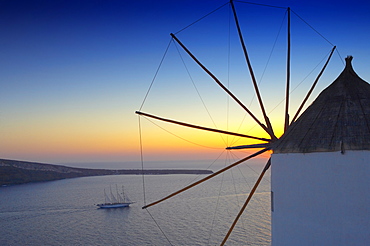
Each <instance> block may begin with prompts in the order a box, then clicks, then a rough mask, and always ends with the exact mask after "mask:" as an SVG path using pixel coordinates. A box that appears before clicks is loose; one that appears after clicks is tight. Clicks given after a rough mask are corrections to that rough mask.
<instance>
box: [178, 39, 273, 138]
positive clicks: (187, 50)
mask: <svg viewBox="0 0 370 246" xmlns="http://www.w3.org/2000/svg"><path fill="white" fill-rule="evenodd" d="M171 36H172V38H173V39H174V40H175V41H176V42H177V43H178V44H179V45H180V46H181V47H182V48H183V49H184V50H185V52H186V53H188V55H189V56H190V57H191V58H192V59H193V60H194V61H195V62H196V63H197V64H198V65H199V66H200V67H201V68H202V69H203V70H204V71H205V72H206V73H207V74H208V75H209V76H211V78H212V79H213V80H214V81H215V82H216V83H217V84H218V85H219V86H220V87H221V88H222V89H223V90H224V91H225V92H226V93H227V94H228V95H229V96H230V97H231V98H232V99H234V101H235V102H237V103H238V104H239V105H240V106H241V107H242V108H243V109H244V110H245V111H247V113H248V114H249V115H250V116H251V117H252V118H253V120H254V121H256V122H257V124H258V125H260V127H262V129H263V130H265V131H266V132H267V133H268V134H269V135H270V136H271V138H272V139H276V137H275V136H274V134H273V133H272V132H271V130H270V129H269V127H266V126H265V125H264V124H262V123H261V122H260V121H259V120H258V119H257V117H256V116H255V115H254V114H253V113H252V112H251V111H250V110H249V109H248V108H247V107H246V106H245V105H244V104H243V103H242V102H241V101H240V100H239V99H238V98H237V97H236V96H235V95H234V94H233V93H232V92H231V91H230V90H229V89H227V88H226V86H224V85H223V84H222V83H221V81H220V80H219V79H218V78H217V77H216V76H215V75H214V74H213V73H211V71H209V70H208V69H207V68H206V67H205V66H204V65H203V64H202V63H201V62H200V61H199V60H198V59H197V58H196V57H195V56H194V55H193V54H192V53H191V52H190V50H189V49H188V48H186V46H185V45H184V44H183V43H182V42H181V41H180V40H179V39H178V38H177V37H176V36H175V34H173V33H171ZM267 122H268V124H269V121H267Z"/></svg>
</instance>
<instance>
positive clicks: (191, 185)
mask: <svg viewBox="0 0 370 246" xmlns="http://www.w3.org/2000/svg"><path fill="white" fill-rule="evenodd" d="M268 150H270V148H265V149H262V150H260V151H257V152H255V153H253V154H251V155H249V156H247V157H245V158H243V159H241V160H239V161H237V162H234V163H233V164H231V165H229V166H227V167H225V168H223V169H221V170H219V171H217V172H215V173H212V174H211V175H208V176H207V177H205V178H203V179H201V180H199V181H197V182H195V183H192V184H190V185H188V186H186V187H185V188H182V189H181V190H178V191H176V192H174V193H172V194H170V195H168V196H166V197H164V198H162V199H160V200H158V201H155V202H152V203H150V204H148V205H145V206H144V207H142V209H146V208H148V207H151V206H154V205H156V204H158V203H161V202H163V201H165V200H167V199H169V198H171V197H173V196H176V195H178V194H180V193H182V192H184V191H186V190H188V189H190V188H192V187H194V186H196V185H198V184H200V183H203V182H204V181H207V180H208V179H211V178H213V177H215V176H217V175H219V174H221V173H223V172H225V171H227V170H229V169H230V168H232V167H235V166H236V165H239V164H241V163H243V162H245V161H247V160H249V159H252V158H253V157H256V156H258V155H260V154H262V153H264V152H266V151H268Z"/></svg>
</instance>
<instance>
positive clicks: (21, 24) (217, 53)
mask: <svg viewBox="0 0 370 246" xmlns="http://www.w3.org/2000/svg"><path fill="white" fill-rule="evenodd" d="M224 3H227V1H222V0H213V1H203V0H176V1H173V0H171V1H167V0H165V1H144V0H135V1H126V0H124V1H122V0H121V1H109V0H107V1H98V0H96V1H92V0H84V1H82V0H73V1H69V0H64V1H62V0H61V1H59V0H53V1H47V0H44V1H41V0H40V1H34V0H29V1H18V0H0V33H1V38H0V54H1V55H0V65H1V73H0V158H7V159H18V160H28V161H40V162H49V163H70V162H105V161H107V162H111V161H139V160H140V151H139V150H140V145H139V127H138V116H137V115H136V114H135V111H136V110H139V109H140V107H141V104H142V102H143V99H144V97H145V94H146V92H147V90H148V88H149V85H150V83H151V81H152V79H153V77H154V75H155V72H156V70H157V68H158V66H159V63H160V61H161V59H162V56H163V54H164V51H165V50H166V47H167V45H168V43H169V42H170V40H171V39H170V36H169V33H171V32H173V33H177V32H178V31H180V30H182V29H183V28H184V27H186V26H187V25H189V24H191V23H192V22H194V21H196V20H198V19H199V18H201V17H203V16H204V15H206V14H207V13H209V12H211V11H213V10H215V9H216V8H218V7H220V6H221V5H223V4H224ZM259 3H262V4H272V5H278V6H282V7H288V6H289V7H291V9H292V10H293V11H294V13H297V14H298V15H299V16H300V17H301V18H303V19H304V20H305V21H306V22H307V23H308V24H309V25H311V26H312V27H313V28H314V29H315V30H316V31H317V32H319V33H320V34H321V35H322V36H324V37H325V38H326V39H327V40H328V41H330V43H332V44H334V45H336V46H337V48H338V52H336V53H335V54H334V55H333V58H332V60H331V62H330V64H329V68H328V69H327V72H326V73H325V75H324V76H323V77H322V79H321V80H320V83H319V85H318V87H317V89H316V90H315V93H314V97H316V96H317V94H318V93H319V92H320V91H321V90H322V89H323V88H325V87H326V86H327V85H329V84H330V83H331V82H332V81H333V80H334V79H335V78H336V77H337V76H338V75H339V74H340V72H341V71H342V70H343V62H342V59H344V58H345V57H346V56H347V55H352V56H354V60H353V66H354V69H355V71H356V72H357V73H358V74H359V76H360V77H362V78H363V79H364V80H366V81H370V69H369V64H370V47H369V45H368V44H369V40H370V31H369V26H370V14H369V13H370V3H368V1H365V0H364V1H361V0H354V1H317V0H313V1H288V0H283V1H275V0H274V1H272V0H265V1H259ZM235 5H236V7H237V11H238V15H239V18H240V22H241V27H242V29H243V32H244V38H245V41H246V44H247V49H248V51H249V54H250V59H251V62H252V66H253V68H254V69H255V74H256V78H257V80H258V81H259V82H260V83H261V84H260V87H261V93H262V97H263V100H264V102H265V105H266V111H267V112H268V113H269V115H270V117H271V121H272V122H273V125H274V128H275V130H276V134H277V135H280V134H281V133H282V123H283V110H282V108H283V104H281V101H282V100H283V99H284V90H285V89H284V83H285V69H286V68H285V63H286V61H285V52H286V51H285V48H284V47H285V46H283V43H284V41H285V39H286V38H285V35H286V34H285V33H286V30H285V29H284V28H285V26H284V27H283V29H282V31H281V33H280V35H279V36H278V39H277V40H278V41H277V44H276V47H275V49H274V53H272V54H273V55H272V56H271V61H270V63H268V67H267V69H266V72H265V73H263V71H264V67H265V65H266V61H267V60H268V57H269V54H270V51H271V48H272V46H273V43H274V40H275V39H276V37H277V34H278V31H279V27H280V25H281V23H282V21H283V20H284V16H285V9H279V8H266V7H264V8H262V7H261V6H256V5H249V4H242V3H238V2H236V3H235ZM229 19H230V15H229V7H228V6H225V7H223V8H221V9H220V10H218V11H217V12H215V13H214V14H212V15H210V16H209V17H207V18H205V19H203V20H202V21H200V22H198V23H196V24H194V25H192V26H191V27H189V28H187V29H186V30H184V31H181V32H179V33H178V34H176V35H177V36H178V37H179V39H180V40H181V41H183V42H184V44H185V45H187V47H188V48H189V49H190V50H191V51H192V52H193V53H194V54H195V55H196V56H197V57H198V58H199V59H200V60H201V61H202V62H203V63H204V65H206V66H207V68H209V69H210V70H211V71H212V72H213V73H214V74H215V75H216V76H217V77H218V78H219V79H220V80H221V81H222V82H223V83H224V84H225V85H228V86H229V87H230V89H231V91H233V92H234V93H235V94H236V95H237V96H238V97H239V98H240V99H241V100H242V101H243V102H245V104H246V105H247V106H248V107H249V106H250V108H251V110H252V111H253V112H254V113H255V114H256V116H257V117H258V118H259V119H260V120H261V121H262V117H261V113H260V109H259V108H258V105H257V104H256V100H255V99H254V100H253V94H254V92H253V89H252V87H251V82H250V76H249V74H248V72H247V69H246V66H245V61H244V60H243V59H244V58H243V56H242V53H241V49H240V44H239V43H238V40H237V38H236V36H235V25H234V24H233V22H231V24H229V23H230V22H229ZM293 22H294V24H293ZM295 23H297V24H295ZM229 27H230V29H229ZM229 30H230V31H229ZM229 34H230V35H229ZM327 40H325V39H323V38H322V37H321V36H320V35H318V34H317V33H316V32H315V31H313V30H312V29H310V28H309V27H308V26H307V25H306V24H304V23H303V22H302V21H301V20H300V18H297V16H296V15H294V14H292V89H293V88H295V87H296V86H297V85H298V84H300V86H299V87H298V88H297V89H296V90H295V91H294V93H293V94H292V101H291V114H293V113H294V112H295V110H296V108H297V107H298V105H299V103H300V102H301V100H302V98H303V96H304V95H305V93H306V92H307V90H308V88H309V87H310V85H311V83H312V81H313V80H314V78H315V76H316V75H317V74H318V71H319V70H320V69H321V67H322V64H323V63H322V62H321V63H320V61H322V60H323V59H325V57H326V55H327V54H328V52H329V51H330V49H331V44H330V43H329V42H327ZM229 44H230V45H229ZM177 47H178V46H177ZM229 47H230V48H229ZM179 51H180V52H181V53H182V58H183V60H184V62H185V63H186V66H187V69H188V70H189V73H190V74H191V78H192V80H193V82H194V83H195V84H196V86H197V90H198V91H199V93H200V94H201V98H202V99H200V98H199V97H198V95H197V93H196V91H195V90H194V87H193V84H192V82H191V80H190V79H189V75H188V73H187V72H186V70H185V69H184V66H183V63H182V61H181V58H180V57H179V55H178V51H177V49H176V46H175V45H174V44H173V43H172V44H171V45H170V48H169V50H168V53H167V56H166V58H165V60H164V62H163V65H162V67H161V69H160V71H159V73H158V76H157V78H156V80H155V82H154V84H153V87H152V89H151V91H150V93H149V95H148V97H147V99H146V101H145V103H144V106H143V107H142V109H141V110H142V111H143V112H148V113H152V114H155V115H158V116H162V117H168V118H171V119H177V120H182V121H185V122H189V123H194V124H198V125H203V126H208V127H215V126H217V127H218V128H220V129H224V130H230V131H238V132H240V133H245V134H250V135H256V136H262V137H266V134H264V133H263V131H261V130H260V129H259V127H258V126H256V124H255V123H254V122H253V121H251V120H250V118H249V117H245V119H244V115H245V114H244V112H243V111H242V110H241V109H240V107H238V106H237V105H235V103H234V102H233V101H231V100H228V99H227V96H226V95H225V93H224V92H223V91H222V90H221V89H220V88H219V87H218V86H217V85H216V84H215V83H214V82H213V81H212V80H210V79H209V77H208V76H206V75H205V73H204V72H203V71H201V70H200V69H199V67H198V66H196V65H195V64H194V62H192V61H191V60H190V59H189V57H188V56H186V55H185V54H183V52H182V50H181V48H179ZM317 65H318V68H316V70H314V71H313V73H312V74H311V75H310V76H309V77H307V79H304V78H305V77H306V76H307V75H308V74H310V71H312V70H313V69H314V68H315V66H317ZM262 75H263V76H262ZM261 78H262V79H261ZM189 81H190V83H189ZM202 100H203V102H204V104H205V105H207V110H205V108H204V107H203V103H202ZM207 111H208V112H209V114H210V115H212V119H213V122H212V120H210V117H209V116H208V113H207ZM243 119H244V120H243ZM140 122H141V125H142V136H143V148H144V153H145V155H146V159H147V160H161V159H174V158H185V159H186V158H187V159H192V158H193V159H202V158H208V157H210V158H212V157H213V156H217V155H219V153H220V152H222V151H223V149H224V148H225V147H226V146H228V145H233V144H236V145H238V144H246V143H251V142H250V141H249V140H248V141H247V140H244V139H235V138H232V137H227V138H226V137H224V138H222V137H220V136H219V135H218V134H214V133H204V132H200V131H198V130H192V129H184V128H181V127H177V126H171V125H168V124H166V123H162V122H156V121H153V122H154V123H155V124H153V123H151V122H150V121H148V120H146V119H144V118H142V119H141V121H140ZM158 126H159V127H158ZM163 129H165V130H163ZM174 134H175V135H176V136H174ZM183 139H186V141H184V140H183ZM194 143H197V144H199V145H201V146H199V145H196V144H194Z"/></svg>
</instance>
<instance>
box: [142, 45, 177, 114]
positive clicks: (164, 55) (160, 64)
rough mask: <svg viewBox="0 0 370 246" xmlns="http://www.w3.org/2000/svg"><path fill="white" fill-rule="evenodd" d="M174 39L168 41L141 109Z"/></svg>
mask: <svg viewBox="0 0 370 246" xmlns="http://www.w3.org/2000/svg"><path fill="white" fill-rule="evenodd" d="M172 41H173V38H171V40H170V42H169V43H168V45H167V48H166V51H165V52H164V54H163V57H162V59H161V62H160V63H159V66H158V68H157V71H156V72H155V74H154V77H153V79H152V82H151V83H150V86H149V88H148V91H147V92H146V94H145V97H144V100H143V102H142V103H141V106H140V110H141V109H142V108H143V106H144V103H145V101H146V98H147V97H148V95H149V92H150V90H151V88H152V86H153V84H154V81H155V79H156V77H157V75H158V72H159V69H160V68H161V66H162V63H163V61H164V58H165V57H166V54H167V52H168V49H169V47H170V45H171V42H172Z"/></svg>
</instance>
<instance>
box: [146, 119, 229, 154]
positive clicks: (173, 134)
mask: <svg viewBox="0 0 370 246" xmlns="http://www.w3.org/2000/svg"><path fill="white" fill-rule="evenodd" d="M145 119H146V120H148V121H149V122H151V123H152V124H153V125H155V126H157V127H158V128H160V129H162V130H163V131H165V132H167V133H168V134H171V135H172V136H175V137H177V138H179V139H181V140H183V141H185V142H188V143H191V144H194V145H197V146H200V147H203V148H208V149H222V150H223V148H214V147H209V146H205V145H201V144H197V143H194V142H192V141H190V140H187V139H185V138H183V137H180V136H178V135H176V134H175V133H173V132H170V131H168V130H166V129H164V128H163V127H161V126H159V125H158V124H156V123H154V122H153V121H151V120H150V119H148V118H146V117H145Z"/></svg>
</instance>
